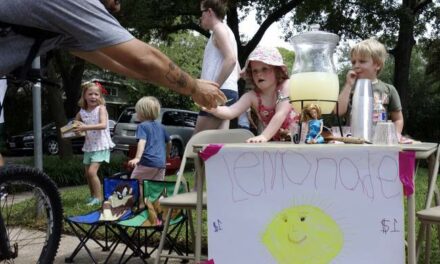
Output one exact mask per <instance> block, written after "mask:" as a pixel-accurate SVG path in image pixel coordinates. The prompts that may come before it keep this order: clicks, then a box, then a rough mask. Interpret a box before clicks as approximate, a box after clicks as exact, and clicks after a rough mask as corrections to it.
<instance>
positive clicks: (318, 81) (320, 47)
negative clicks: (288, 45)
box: [289, 25, 339, 114]
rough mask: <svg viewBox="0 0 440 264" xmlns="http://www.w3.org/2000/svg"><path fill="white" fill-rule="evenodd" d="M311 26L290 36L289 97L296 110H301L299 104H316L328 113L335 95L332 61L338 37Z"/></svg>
mask: <svg viewBox="0 0 440 264" xmlns="http://www.w3.org/2000/svg"><path fill="white" fill-rule="evenodd" d="M311 28H312V30H311V31H309V32H305V33H302V34H299V35H296V36H294V37H293V38H292V44H293V49H294V51H295V62H294V63H293V69H292V75H291V76H290V81H289V87H290V100H292V105H293V107H294V109H295V111H297V112H300V111H301V110H302V109H301V103H302V104H303V107H304V106H306V105H307V104H309V103H316V104H318V105H319V106H320V107H321V112H322V113H323V114H330V113H331V112H332V110H333V108H334V106H335V102H336V101H337V100H338V94H339V80H338V76H337V74H336V69H335V65H334V63H333V54H334V52H335V48H336V45H337V44H338V42H339V37H338V35H336V34H333V33H328V32H324V31H319V30H318V28H319V26H317V25H314V26H312V27H311ZM321 100H325V101H321ZM329 101H331V102H329Z"/></svg>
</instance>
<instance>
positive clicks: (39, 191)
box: [0, 166, 63, 263]
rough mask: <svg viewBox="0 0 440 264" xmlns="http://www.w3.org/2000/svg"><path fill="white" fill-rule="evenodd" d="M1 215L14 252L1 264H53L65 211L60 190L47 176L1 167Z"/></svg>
mask: <svg viewBox="0 0 440 264" xmlns="http://www.w3.org/2000/svg"><path fill="white" fill-rule="evenodd" d="M0 214H1V218H2V220H3V226H4V227H5V229H6V241H9V245H8V247H9V251H10V252H12V253H13V254H12V257H10V259H3V260H1V263H53V260H54V258H55V255H56V253H57V250H58V246H59V243H60V238H61V226H62V216H63V209H62V206H61V198H60V194H59V191H58V188H57V186H56V185H55V183H54V182H53V181H52V180H51V179H50V178H49V177H48V176H47V175H46V174H44V173H43V172H41V171H39V170H37V169H34V168H30V167H25V166H6V167H4V168H2V169H1V170H0ZM0 231H1V230H0ZM0 239H1V238H0ZM3 242H4V241H0V243H2V244H3ZM9 256H11V255H9ZM3 258H4V257H3Z"/></svg>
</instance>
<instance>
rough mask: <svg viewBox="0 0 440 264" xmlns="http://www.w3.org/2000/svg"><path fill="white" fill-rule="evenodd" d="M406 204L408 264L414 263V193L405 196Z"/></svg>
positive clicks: (415, 261) (415, 260)
mask: <svg viewBox="0 0 440 264" xmlns="http://www.w3.org/2000/svg"><path fill="white" fill-rule="evenodd" d="M407 206H408V264H416V263H417V259H416V241H415V234H416V203H415V197H414V194H412V195H410V196H408V198H407Z"/></svg>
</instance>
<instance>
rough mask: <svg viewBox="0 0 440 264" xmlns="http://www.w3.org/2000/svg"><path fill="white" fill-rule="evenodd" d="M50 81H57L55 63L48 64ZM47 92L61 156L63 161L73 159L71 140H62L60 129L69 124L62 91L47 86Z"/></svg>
mask: <svg viewBox="0 0 440 264" xmlns="http://www.w3.org/2000/svg"><path fill="white" fill-rule="evenodd" d="M47 73H48V77H49V80H55V79H56V73H55V69H54V65H53V63H49V64H48V72H47ZM45 88H46V90H47V100H48V104H49V111H50V113H51V115H52V119H53V120H54V121H55V125H56V127H57V131H58V133H57V140H58V144H59V146H60V152H59V154H58V155H59V156H60V158H61V159H71V158H72V156H73V149H72V143H71V142H70V140H63V139H62V138H61V133H60V132H59V131H60V128H61V127H62V126H64V125H66V123H67V118H66V113H65V112H64V105H63V98H62V93H61V89H60V88H59V87H57V86H55V85H50V84H49V85H45Z"/></svg>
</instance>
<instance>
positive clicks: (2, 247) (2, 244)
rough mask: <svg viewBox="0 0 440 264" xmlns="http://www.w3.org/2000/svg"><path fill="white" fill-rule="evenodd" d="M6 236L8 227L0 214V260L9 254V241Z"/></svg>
mask: <svg viewBox="0 0 440 264" xmlns="http://www.w3.org/2000/svg"><path fill="white" fill-rule="evenodd" d="M6 234H7V233H6V227H5V225H4V223H3V218H2V216H1V214H0V260H1V259H2V257H3V255H6V252H8V250H9V243H8V242H9V241H8V240H7V236H6Z"/></svg>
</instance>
